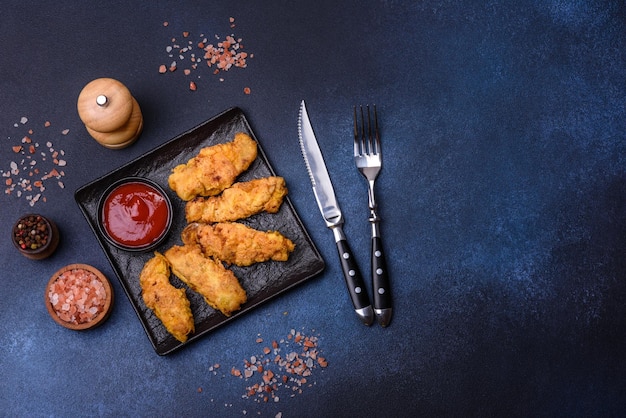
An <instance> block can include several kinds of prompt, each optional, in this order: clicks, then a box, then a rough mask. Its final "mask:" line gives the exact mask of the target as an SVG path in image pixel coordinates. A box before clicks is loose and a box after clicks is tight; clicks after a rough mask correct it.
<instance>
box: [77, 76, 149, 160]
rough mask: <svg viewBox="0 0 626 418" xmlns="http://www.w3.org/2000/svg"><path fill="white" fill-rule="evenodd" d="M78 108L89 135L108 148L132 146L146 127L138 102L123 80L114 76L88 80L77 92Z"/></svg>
mask: <svg viewBox="0 0 626 418" xmlns="http://www.w3.org/2000/svg"><path fill="white" fill-rule="evenodd" d="M77 108H78V116H79V117H80V119H81V120H82V121H83V123H84V124H85V128H87V132H89V135H91V136H92V137H93V138H94V139H95V140H96V141H98V143H100V145H103V146H105V147H107V148H112V149H120V148H124V147H127V146H129V145H130V144H132V143H133V142H135V141H136V140H137V138H138V137H139V135H140V134H141V130H142V129H143V116H142V115H141V109H140V108H139V103H137V100H135V98H134V97H133V96H132V95H131V94H130V91H129V90H128V89H127V88H126V86H125V85H124V84H122V83H120V82H119V81H117V80H115V79H112V78H97V79H95V80H93V81H91V82H89V83H88V84H87V85H86V86H85V87H84V88H83V90H82V91H81V92H80V95H79V96H78V103H77Z"/></svg>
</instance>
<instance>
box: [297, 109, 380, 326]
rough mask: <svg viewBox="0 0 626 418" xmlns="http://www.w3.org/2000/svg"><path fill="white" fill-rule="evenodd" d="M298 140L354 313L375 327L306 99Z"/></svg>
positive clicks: (300, 115)
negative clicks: (334, 248) (334, 244)
mask: <svg viewBox="0 0 626 418" xmlns="http://www.w3.org/2000/svg"><path fill="white" fill-rule="evenodd" d="M298 137H299V139H300V148H301V150H302V156H303V157H304V163H305V165H306V168H307V171H308V173H309V177H310V179H311V185H312V186H313V194H314V195H315V200H316V201H317V206H318V208H319V210H320V212H321V213H322V217H323V218H324V221H325V223H326V226H327V227H328V228H329V229H330V230H331V231H333V236H334V238H335V243H336V244H337V251H338V253H339V259H340V261H341V268H342V270H343V276H344V279H345V282H346V286H347V287H348V291H349V293H350V299H351V300H352V305H353V306H354V311H355V312H356V314H357V316H358V317H359V318H360V319H361V321H362V322H363V323H364V324H365V325H371V324H372V322H374V311H373V309H372V305H371V303H370V301H369V297H368V296H367V291H366V288H365V283H364V281H363V277H362V276H361V273H360V272H359V269H358V266H357V264H356V260H355V258H354V256H353V253H352V250H351V249H350V246H349V245H348V241H347V240H346V236H345V234H344V232H343V227H342V226H343V222H344V219H343V215H342V213H341V209H340V208H339V203H338V202H337V198H336V196H335V191H334V189H333V184H332V182H331V181H330V176H329V174H328V170H327V169H326V163H325V162H324V157H323V156H322V151H321V150H320V147H319V144H318V142H317V139H316V137H315V133H314V132H313V126H312V125H311V121H310V119H309V115H308V113H307V110H306V104H305V103H304V100H303V101H302V103H300V113H299V116H298Z"/></svg>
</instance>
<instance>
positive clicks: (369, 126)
mask: <svg viewBox="0 0 626 418" xmlns="http://www.w3.org/2000/svg"><path fill="white" fill-rule="evenodd" d="M363 123H365V121H363ZM366 153H367V155H371V154H372V153H374V140H373V138H372V118H371V114H370V106H369V105H367V151H366Z"/></svg>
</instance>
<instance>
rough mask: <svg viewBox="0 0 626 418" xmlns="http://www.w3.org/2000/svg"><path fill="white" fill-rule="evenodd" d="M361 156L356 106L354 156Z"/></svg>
mask: <svg viewBox="0 0 626 418" xmlns="http://www.w3.org/2000/svg"><path fill="white" fill-rule="evenodd" d="M359 155H361V150H360V147H359V126H358V122H357V117H356V106H354V156H355V157H358V156H359Z"/></svg>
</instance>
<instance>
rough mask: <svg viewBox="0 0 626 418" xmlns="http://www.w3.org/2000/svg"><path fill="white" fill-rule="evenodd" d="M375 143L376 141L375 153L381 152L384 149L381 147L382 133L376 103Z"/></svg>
mask: <svg viewBox="0 0 626 418" xmlns="http://www.w3.org/2000/svg"><path fill="white" fill-rule="evenodd" d="M374 135H375V138H374V143H375V148H374V151H373V154H375V155H376V154H380V152H381V151H382V149H381V147H380V134H379V133H378V114H377V112H376V105H374Z"/></svg>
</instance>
